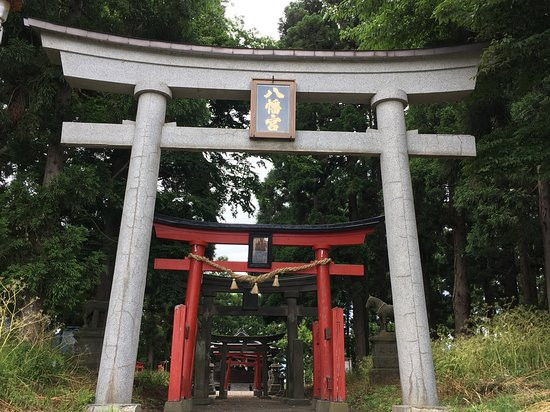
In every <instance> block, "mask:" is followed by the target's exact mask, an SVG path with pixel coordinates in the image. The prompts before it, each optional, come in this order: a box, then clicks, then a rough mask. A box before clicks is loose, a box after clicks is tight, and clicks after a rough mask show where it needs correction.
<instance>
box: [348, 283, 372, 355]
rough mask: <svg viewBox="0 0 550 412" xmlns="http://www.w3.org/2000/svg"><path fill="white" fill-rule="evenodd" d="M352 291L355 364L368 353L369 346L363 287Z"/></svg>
mask: <svg viewBox="0 0 550 412" xmlns="http://www.w3.org/2000/svg"><path fill="white" fill-rule="evenodd" d="M357 289H358V290H356V291H354V292H353V293H352V302H353V334H354V335H355V359H354V362H355V364H357V362H359V361H360V360H361V359H363V358H364V357H365V356H367V354H368V347H369V336H368V334H369V329H368V318H367V313H366V312H367V311H366V309H365V303H366V300H365V298H364V295H363V293H362V292H363V290H362V289H363V288H361V290H359V288H357Z"/></svg>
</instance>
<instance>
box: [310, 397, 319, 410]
mask: <svg viewBox="0 0 550 412" xmlns="http://www.w3.org/2000/svg"><path fill="white" fill-rule="evenodd" d="M317 401H318V399H317V398H313V399H312V400H311V409H313V410H316V409H317Z"/></svg>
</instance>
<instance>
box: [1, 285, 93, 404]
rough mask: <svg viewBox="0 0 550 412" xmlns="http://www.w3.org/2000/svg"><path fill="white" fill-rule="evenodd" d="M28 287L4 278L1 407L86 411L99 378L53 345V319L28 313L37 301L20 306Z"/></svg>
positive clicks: (2, 289) (2, 286) (2, 287)
mask: <svg viewBox="0 0 550 412" xmlns="http://www.w3.org/2000/svg"><path fill="white" fill-rule="evenodd" d="M23 290H24V287H23V285H21V284H19V283H9V284H6V283H4V282H2V281H1V280H0V410H2V411H9V412H18V411H46V412H49V411H52V412H54V411H55V412H64V411H67V412H68V411H77V410H83V408H84V406H85V405H86V404H88V403H90V402H91V401H92V399H93V394H94V391H93V389H92V388H93V384H92V383H93V379H92V377H91V376H90V375H89V374H87V373H85V372H84V371H82V370H81V369H79V368H78V362H77V360H76V359H75V358H71V357H67V356H65V355H63V354H62V353H61V352H60V351H59V349H58V348H55V347H53V346H52V344H51V340H50V337H51V336H52V334H51V333H47V331H46V329H45V328H44V325H46V324H47V323H48V320H47V319H46V318H45V317H44V316H43V315H42V314H41V313H31V314H29V313H28V312H29V311H28V310H26V309H28V307H29V305H31V304H32V302H29V303H28V305H26V306H21V305H20V302H23V301H25V299H24V298H23ZM29 331H31V332H32V333H28V332H29Z"/></svg>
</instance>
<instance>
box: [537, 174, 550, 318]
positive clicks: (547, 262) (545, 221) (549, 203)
mask: <svg viewBox="0 0 550 412" xmlns="http://www.w3.org/2000/svg"><path fill="white" fill-rule="evenodd" d="M538 187H539V213H540V226H541V229H542V242H543V246H544V277H545V279H546V302H547V304H548V311H549V312H550V182H548V181H543V180H539V182H538Z"/></svg>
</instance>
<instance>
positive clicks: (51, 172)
mask: <svg viewBox="0 0 550 412" xmlns="http://www.w3.org/2000/svg"><path fill="white" fill-rule="evenodd" d="M64 157H65V156H64V153H63V147H62V146H61V143H60V142H57V143H53V144H51V145H50V146H49V147H48V155H47V157H46V168H45V170H44V179H43V181H42V184H43V185H44V186H47V185H49V184H50V183H51V182H52V181H53V180H54V179H55V178H56V177H57V176H58V175H59V172H60V171H61V167H62V166H63V161H64Z"/></svg>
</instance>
